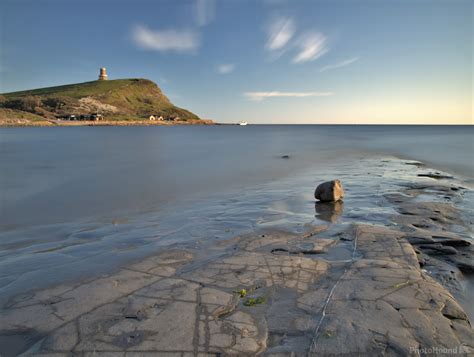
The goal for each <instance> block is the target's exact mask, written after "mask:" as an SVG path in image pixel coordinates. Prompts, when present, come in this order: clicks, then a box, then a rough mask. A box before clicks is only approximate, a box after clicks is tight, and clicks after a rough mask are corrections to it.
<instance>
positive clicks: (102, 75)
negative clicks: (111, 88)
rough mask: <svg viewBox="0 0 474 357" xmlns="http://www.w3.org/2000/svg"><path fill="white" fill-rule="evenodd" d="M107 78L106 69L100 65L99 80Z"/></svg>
mask: <svg viewBox="0 0 474 357" xmlns="http://www.w3.org/2000/svg"><path fill="white" fill-rule="evenodd" d="M108 79H109V76H107V69H106V68H105V67H102V68H101V69H100V71H99V81H106V80H108Z"/></svg>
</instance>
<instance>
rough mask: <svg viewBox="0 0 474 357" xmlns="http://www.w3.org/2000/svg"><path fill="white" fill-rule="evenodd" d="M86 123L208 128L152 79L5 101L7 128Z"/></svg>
mask: <svg viewBox="0 0 474 357" xmlns="http://www.w3.org/2000/svg"><path fill="white" fill-rule="evenodd" d="M150 118H151V120H150ZM73 121H74V123H72V122H73ZM83 121H86V122H87V121H94V122H96V124H99V122H100V124H111V125H113V124H114V122H115V123H117V124H119V122H120V123H122V122H125V124H124V125H127V122H128V123H130V124H132V125H133V122H151V121H153V122H154V124H155V123H156V124H159V123H161V124H172V123H178V122H179V123H186V122H187V123H188V124H191V123H196V124H199V123H204V122H206V123H208V122H209V121H203V120H200V118H199V117H198V116H197V115H196V114H194V113H192V112H190V111H188V110H186V109H183V108H179V107H177V106H175V105H174V104H173V103H171V101H170V100H169V99H168V98H167V97H166V95H165V94H164V93H163V92H162V91H161V89H160V88H159V87H158V85H157V84H156V83H154V82H152V81H150V80H148V79H116V80H97V81H91V82H85V83H77V84H68V85H63V86H57V87H49V88H39V89H32V90H26V91H21V92H12V93H3V94H1V95H0V124H3V125H28V124H30V125H35V124H36V125H41V123H45V125H48V123H50V124H51V125H55V124H56V125H58V124H65V123H67V124H75V125H78V124H79V125H80V124H81V123H80V122H83ZM119 125H120V124H119Z"/></svg>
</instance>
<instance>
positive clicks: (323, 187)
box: [314, 180, 344, 202]
mask: <svg viewBox="0 0 474 357" xmlns="http://www.w3.org/2000/svg"><path fill="white" fill-rule="evenodd" d="M314 197H315V198H316V199H317V200H320V201H322V202H336V201H339V200H342V198H343V197H344V189H343V188H342V184H341V181H339V180H333V181H327V182H324V183H322V184H320V185H319V186H318V187H316V191H314Z"/></svg>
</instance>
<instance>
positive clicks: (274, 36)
mask: <svg viewBox="0 0 474 357" xmlns="http://www.w3.org/2000/svg"><path fill="white" fill-rule="evenodd" d="M267 32H268V40H267V43H266V45H265V47H266V49H267V50H270V51H275V50H282V49H283V47H284V46H285V45H286V44H287V43H288V42H289V41H290V40H291V38H292V37H293V35H294V34H295V24H294V22H293V20H292V19H290V18H280V19H277V20H276V21H275V22H273V23H272V24H271V25H270V27H269V29H268V31H267Z"/></svg>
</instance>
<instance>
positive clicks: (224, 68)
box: [217, 63, 235, 74]
mask: <svg viewBox="0 0 474 357" xmlns="http://www.w3.org/2000/svg"><path fill="white" fill-rule="evenodd" d="M234 70H235V65H234V64H232V63H226V64H220V65H219V66H217V73H219V74H228V73H232V72H234Z"/></svg>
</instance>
